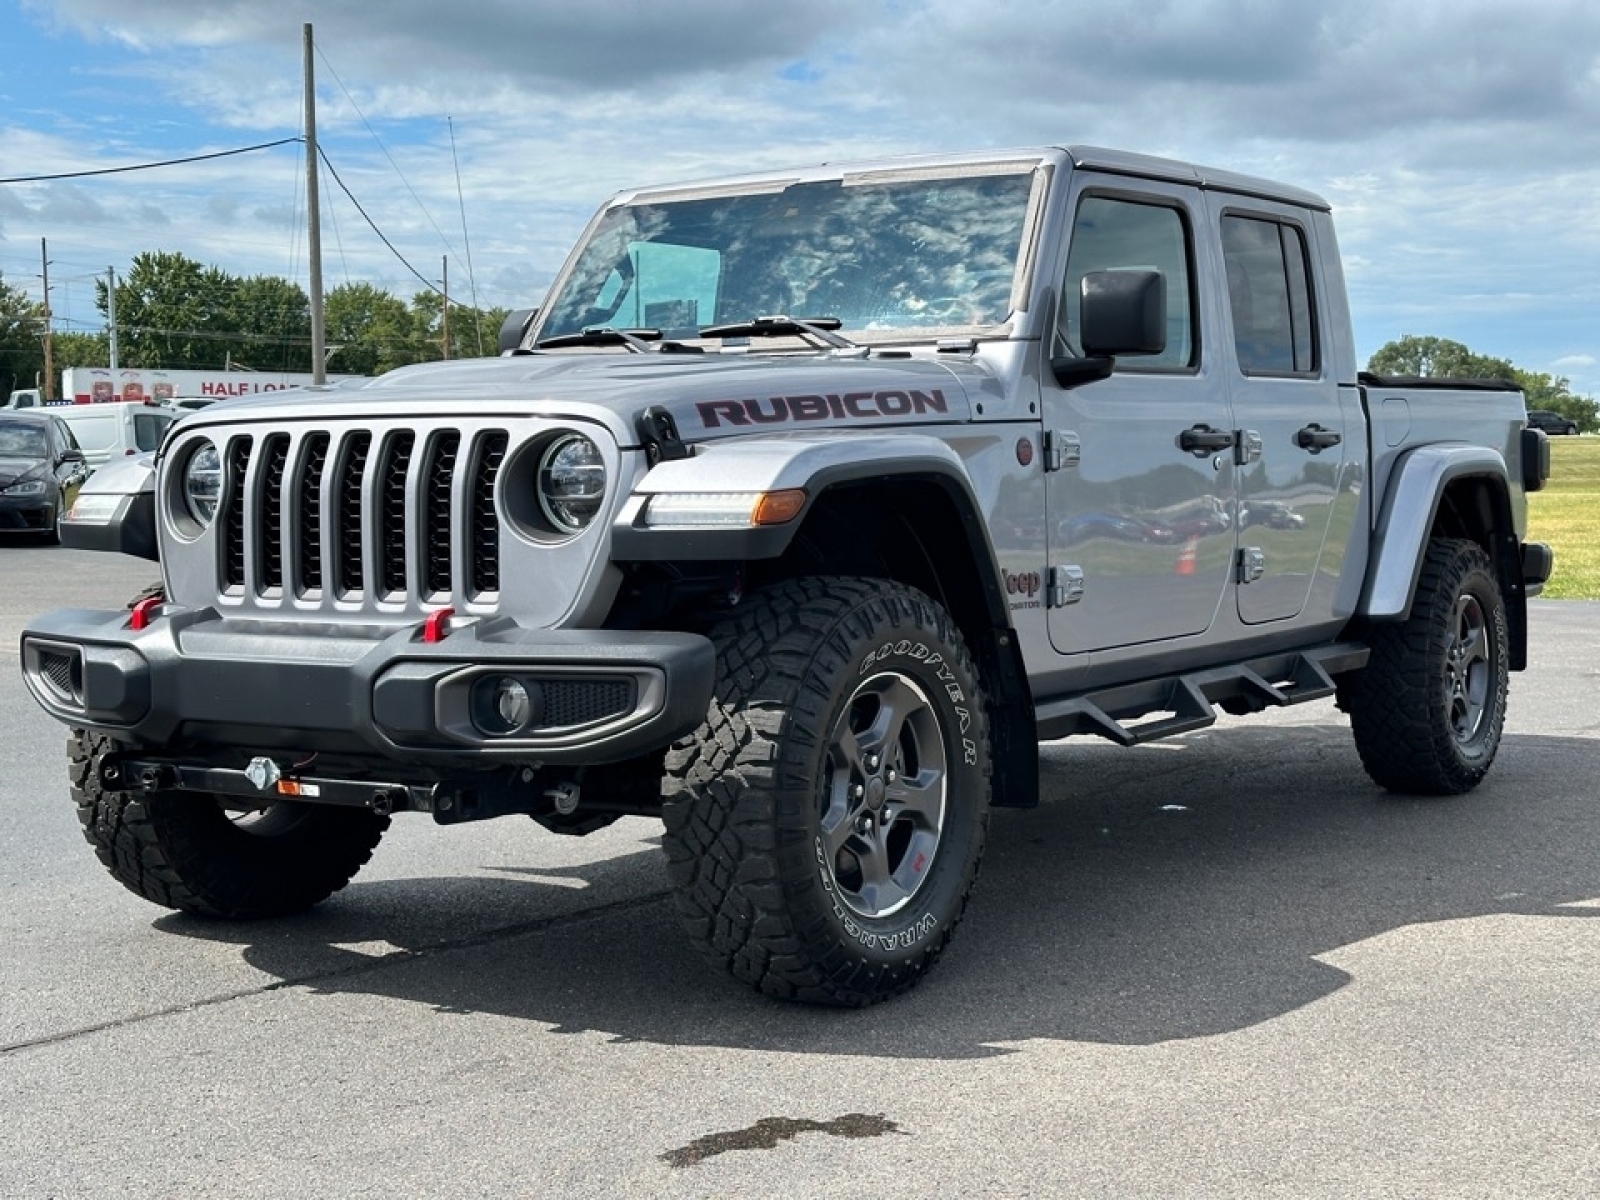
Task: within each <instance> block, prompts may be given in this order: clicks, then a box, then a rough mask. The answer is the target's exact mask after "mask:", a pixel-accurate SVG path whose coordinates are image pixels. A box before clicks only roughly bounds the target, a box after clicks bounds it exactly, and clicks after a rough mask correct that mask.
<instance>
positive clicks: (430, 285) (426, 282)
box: [317, 146, 444, 296]
mask: <svg viewBox="0 0 1600 1200" xmlns="http://www.w3.org/2000/svg"><path fill="white" fill-rule="evenodd" d="M317 157H318V158H320V159H321V160H322V165H323V166H325V167H327V168H328V174H329V175H332V176H333V181H334V182H335V183H337V184H338V185H339V190H340V191H342V192H343V193H344V194H345V195H346V196H348V197H349V198H350V203H351V204H354V205H355V206H356V211H357V212H358V213H360V214H361V219H362V220H364V221H365V222H366V223H367V224H368V225H369V226H370V227H371V229H372V232H373V233H375V234H377V235H378V240H379V241H380V242H382V243H383V244H384V245H385V246H387V247H389V253H390V254H393V255H394V256H395V257H396V258H398V259H399V260H400V263H401V265H402V266H404V267H405V269H406V270H408V271H410V272H411V273H412V274H413V275H415V276H416V277H417V278H418V279H420V280H421V281H422V286H423V287H425V288H427V289H428V290H429V291H430V292H432V293H433V294H434V295H436V296H442V295H444V293H443V292H441V291H440V290H439V288H438V285H437V284H435V283H434V282H433V281H432V280H430V279H429V278H428V277H427V276H426V275H424V274H423V273H422V272H421V271H419V270H417V269H416V268H415V267H413V266H412V265H411V264H410V263H409V262H406V256H405V255H404V254H401V253H400V251H398V250H396V249H395V246H394V243H393V242H391V241H390V240H389V239H388V238H387V237H385V236H384V232H383V230H381V229H379V228H378V225H377V222H376V221H374V220H373V219H372V218H371V217H369V216H367V210H366V209H364V208H362V207H361V201H359V200H357V199H356V197H355V193H354V192H352V191H351V190H350V189H349V188H347V187H345V185H344V180H342V179H340V178H339V172H337V171H335V170H334V169H333V164H332V163H331V162H329V161H328V155H327V153H326V152H325V151H324V150H323V149H322V147H321V146H318V147H317Z"/></svg>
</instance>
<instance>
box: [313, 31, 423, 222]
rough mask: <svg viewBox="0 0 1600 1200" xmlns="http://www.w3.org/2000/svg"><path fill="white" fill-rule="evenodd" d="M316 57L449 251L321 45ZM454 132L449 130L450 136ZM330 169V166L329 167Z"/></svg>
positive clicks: (419, 200)
mask: <svg viewBox="0 0 1600 1200" xmlns="http://www.w3.org/2000/svg"><path fill="white" fill-rule="evenodd" d="M317 57H319V58H320V59H322V65H323V66H325V67H327V68H328V73H329V74H331V75H332V76H333V79H334V82H335V83H337V84H338V85H339V90H340V91H341V92H343V93H344V98H345V99H346V100H348V101H350V107H351V108H353V109H355V110H356V116H358V117H360V118H361V123H362V124H363V125H365V126H366V127H367V132H368V133H370V134H371V135H372V140H373V141H374V142H376V143H377V144H378V149H379V150H381V151H383V156H384V157H385V158H386V159H388V160H389V165H390V166H391V167H393V168H394V173H395V174H396V175H398V176H399V177H400V182H401V183H403V184H405V188H406V191H408V192H410V193H411V198H412V199H413V200H415V201H416V202H417V207H418V208H419V209H421V210H422V215H423V216H425V217H427V218H428V224H430V225H432V226H433V231H434V232H435V233H437V234H438V235H439V240H440V241H441V242H443V243H444V248H445V249H446V250H449V251H451V252H452V253H453V252H454V250H455V247H454V246H452V245H451V244H450V239H449V238H447V237H445V235H444V230H442V229H440V228H439V223H438V222H437V221H435V220H434V219H433V214H432V213H430V212H429V211H428V206H427V205H426V204H424V203H423V202H422V197H421V196H419V195H417V191H416V189H415V188H413V187H412V186H411V181H410V180H409V179H407V178H406V175H405V172H404V171H402V170H401V169H400V164H399V163H397V162H395V160H394V155H392V154H390V153H389V147H387V146H385V145H384V144H383V139H382V138H380V137H379V136H378V131H377V130H376V129H374V128H373V127H372V122H371V121H369V120H367V114H366V113H364V112H362V111H361V106H360V105H359V104H357V103H356V98H355V97H354V96H352V95H351V94H350V89H349V88H347V87H345V85H344V80H343V79H340V78H339V72H337V71H335V70H334V69H333V64H332V63H331V62H329V61H328V56H327V55H326V54H324V53H323V52H322V47H321V46H318V47H317ZM454 136H455V133H454V131H453V130H452V131H451V137H452V138H454ZM319 149H320V147H319ZM329 169H330V170H331V169H332V168H329Z"/></svg>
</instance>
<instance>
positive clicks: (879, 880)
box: [851, 826, 906, 914]
mask: <svg viewBox="0 0 1600 1200" xmlns="http://www.w3.org/2000/svg"><path fill="white" fill-rule="evenodd" d="M884 832H885V829H884V827H882V826H879V827H878V828H875V829H874V830H873V831H872V832H871V833H869V834H866V835H864V836H862V837H861V838H859V839H858V845H857V846H853V847H851V849H853V850H855V851H856V861H857V862H859V863H860V865H861V887H860V888H859V889H858V890H857V895H858V896H859V897H860V898H861V902H862V907H863V908H864V909H865V910H866V911H867V912H869V913H874V914H875V913H881V912H884V911H886V910H888V909H890V908H893V907H895V906H896V905H898V904H900V903H901V902H903V901H904V900H905V899H906V891H905V889H904V888H902V887H901V886H900V885H899V884H898V883H897V882H896V881H895V879H894V876H893V875H892V874H890V871H889V849H888V847H887V846H886V845H885V844H884V837H883V835H884Z"/></svg>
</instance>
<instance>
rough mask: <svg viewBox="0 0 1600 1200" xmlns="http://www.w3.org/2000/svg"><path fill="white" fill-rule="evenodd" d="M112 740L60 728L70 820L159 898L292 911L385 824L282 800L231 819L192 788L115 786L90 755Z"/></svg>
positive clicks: (121, 878) (213, 907) (246, 915)
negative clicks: (65, 733) (74, 817)
mask: <svg viewBox="0 0 1600 1200" xmlns="http://www.w3.org/2000/svg"><path fill="white" fill-rule="evenodd" d="M118 749H120V747H119V746H118V745H117V743H116V742H114V741H113V740H112V739H110V738H108V737H105V736H103V735H100V734H93V733H86V732H84V731H82V730H74V731H73V732H72V733H71V735H70V736H69V737H68V739H67V760H68V773H69V778H70V782H71V787H72V799H73V802H74V803H75V804H76V805H77V806H78V820H79V821H80V822H81V823H82V825H83V836H84V838H85V839H86V840H87V841H88V843H89V844H90V845H91V846H93V847H94V852H95V854H96V855H97V856H98V857H99V859H100V861H101V862H102V863H104V864H105V867H106V869H107V870H108V871H110V872H111V874H112V876H113V877H114V878H115V879H116V880H117V881H118V882H119V883H121V884H122V885H123V886H124V887H126V888H127V889H128V890H129V891H131V892H133V893H134V894H135V895H138V896H142V897H144V898H145V899H146V900H149V901H152V902H153V903H155V904H160V905H163V906H164V907H166V908H176V909H181V910H183V911H184V912H189V913H194V914H196V915H197V916H203V917H220V918H226V919H229V920H253V919H256V918H260V917H281V916H286V915H288V914H290V913H296V912H301V911H303V910H305V909H308V908H310V907H311V906H312V905H315V904H318V903H320V902H321V901H323V900H326V899H327V898H328V897H329V896H331V895H332V894H333V893H334V892H336V891H338V890H339V889H340V888H342V887H343V886H344V885H345V884H347V883H349V882H350V880H351V878H353V877H354V875H355V873H356V872H357V871H359V870H360V869H361V867H362V866H363V865H364V864H365V863H366V861H367V860H368V859H369V858H371V857H372V851H373V848H374V847H376V846H377V844H378V840H379V839H380V838H381V837H383V833H384V830H386V829H387V828H388V827H389V818H388V817H380V816H378V815H376V814H374V813H370V812H367V811H365V810H363V809H355V808H332V807H322V806H319V805H311V804H299V803H295V802H293V801H286V800H285V801H279V802H277V803H275V804H273V805H272V806H271V807H270V808H268V809H267V810H266V811H264V812H262V813H261V814H259V815H257V816H254V817H252V818H249V819H248V820H236V819H235V817H236V816H237V814H230V813H229V812H228V811H226V810H225V809H224V808H223V807H222V805H221V803H220V802H219V801H217V800H215V799H213V798H210V797H207V796H204V795H197V794H195V793H192V792H143V791H116V790H114V789H112V788H109V787H107V786H106V785H105V784H104V783H103V782H102V780H101V776H100V761H101V759H103V758H104V757H105V756H106V755H107V754H111V753H114V752H116V751H117V750H118Z"/></svg>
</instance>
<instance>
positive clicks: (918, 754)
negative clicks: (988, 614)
mask: <svg viewBox="0 0 1600 1200" xmlns="http://www.w3.org/2000/svg"><path fill="white" fill-rule="evenodd" d="M711 636H712V639H713V641H714V642H715V644H716V648H717V681H716V688H715V695H714V697H713V699H712V702H711V705H710V708H709V711H708V712H707V714H706V720H705V723H704V724H703V725H701V726H700V728H699V729H698V730H696V731H695V732H694V733H693V734H691V735H690V736H688V737H687V738H685V739H683V740H682V741H680V742H679V743H678V744H677V745H675V746H674V747H673V748H672V749H671V750H670V751H669V752H668V755H667V764H666V768H667V769H666V777H665V784H664V793H663V795H664V801H665V803H664V806H663V816H664V818H665V822H666V836H665V839H664V845H665V848H666V853H667V863H668V871H669V874H670V877H671V880H672V884H673V888H674V891H675V893H676V899H677V906H678V911H679V914H680V916H681V917H682V919H683V922H684V924H685V926H686V927H687V929H688V931H689V934H690V937H691V938H692V939H693V941H694V942H695V944H696V945H697V946H698V947H699V948H700V949H701V951H702V952H703V953H704V954H705V955H706V956H707V957H709V958H710V959H711V960H712V962H714V963H716V964H717V965H719V966H721V967H722V968H724V969H725V970H727V971H728V972H730V973H731V974H732V975H733V976H734V977H735V978H738V979H741V980H743V981H745V982H747V983H749V984H751V985H753V986H754V987H756V988H757V989H759V990H760V991H762V992H764V993H766V994H768V995H772V996H779V997H783V998H786V999H793V1000H801V1001H807V1002H811V1003H818V1004H833V1005H844V1006H861V1005H866V1004H872V1003H875V1002H877V1001H880V1000H884V999H887V998H888V997H890V996H893V995H896V994H897V993H899V992H902V991H904V990H905V989H906V988H908V987H910V986H911V985H912V984H913V983H915V982H916V981H917V979H918V978H920V977H921V976H922V975H923V974H924V973H925V972H926V971H927V970H928V968H929V967H931V966H932V964H933V963H934V961H935V960H936V959H937V958H938V956H939V954H940V952H941V951H942V950H943V949H944V947H945V945H946V943H947V942H948V941H949V940H950V936H951V934H952V932H953V931H954V929H955V926H956V924H957V922H958V921H959V920H960V917H961V914H962V911H963V909H964V908H965V906H966V903H967V897H968V895H969V893H970V892H971V889H972V885H973V882H974V881H975V879H976V878H977V873H978V866H979V862H980V859H981V857H982V854H983V847H984V841H985V838H986V836H987V832H988V821H989V791H990V771H991V766H990V745H989V728H988V723H987V719H986V713H985V702H984V694H983V689H982V687H981V685H980V683H979V680H978V673H977V670H976V668H975V667H974V666H973V663H972V659H971V657H970V655H969V653H968V651H967V647H966V644H965V642H964V641H963V639H962V636H961V633H960V631H959V630H958V629H957V628H956V626H955V624H954V622H952V621H951V619H950V618H949V616H948V615H946V613H945V612H944V610H943V609H942V608H940V607H939V605H937V604H936V603H934V602H933V601H932V600H930V599H929V598H928V597H927V596H925V595H923V594H922V593H921V592H918V591H916V590H914V589H912V588H909V587H906V586H903V585H901V584H897V583H891V582H886V581H882V580H873V579H853V578H818V579H804V580H793V581H789V582H786V583H783V584H780V585H777V586H775V587H773V588H771V589H769V590H766V591H763V592H759V593H757V594H755V595H754V596H752V597H750V598H749V599H748V600H747V601H746V602H745V603H744V604H742V605H741V606H740V607H739V609H738V610H737V612H736V613H735V614H734V615H733V616H732V617H731V618H729V619H727V620H726V621H724V622H723V623H722V624H720V625H719V626H718V627H717V628H716V629H714V630H713V631H712V635H711ZM936 797H937V798H938V799H939V803H937V804H935V798H936ZM919 856H922V857H919Z"/></svg>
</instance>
